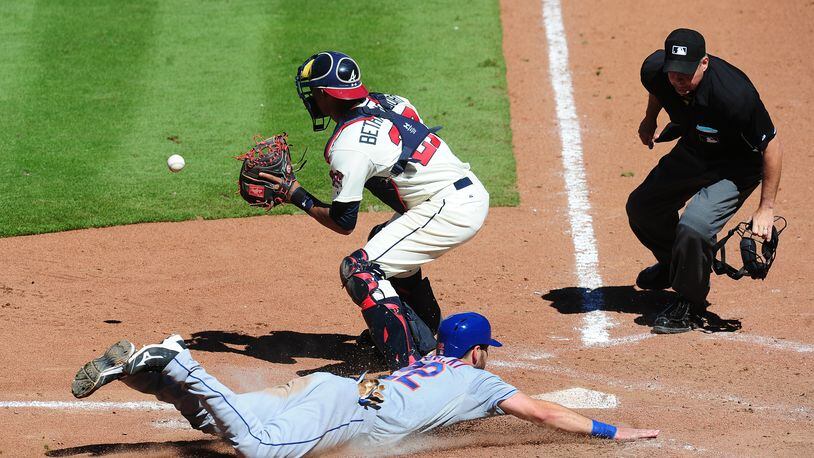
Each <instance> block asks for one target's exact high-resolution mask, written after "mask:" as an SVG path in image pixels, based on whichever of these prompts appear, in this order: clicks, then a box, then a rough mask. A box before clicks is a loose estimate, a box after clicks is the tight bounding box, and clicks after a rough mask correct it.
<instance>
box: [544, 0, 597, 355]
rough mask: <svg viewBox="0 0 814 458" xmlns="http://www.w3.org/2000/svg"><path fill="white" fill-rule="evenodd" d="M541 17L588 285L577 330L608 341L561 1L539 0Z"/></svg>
mask: <svg viewBox="0 0 814 458" xmlns="http://www.w3.org/2000/svg"><path fill="white" fill-rule="evenodd" d="M543 22H544V26H545V31H546V38H547V40H548V61H549V66H548V70H549V74H550V75H551V86H552V87H553V89H554V99H555V101H556V106H557V121H558V122H559V125H560V139H561V141H562V164H563V169H564V178H565V189H566V191H567V192H568V219H569V221H570V223H571V238H572V240H573V242H574V256H575V258H576V260H575V261H576V268H577V278H578V280H579V286H580V287H583V288H587V289H588V292H586V293H585V294H584V296H583V302H582V307H583V310H584V311H586V312H588V313H586V314H585V315H584V317H583V325H582V328H581V329H580V331H581V333H582V343H583V345H586V346H594V345H601V344H603V343H606V342H608V341H609V340H610V335H609V334H608V329H610V328H611V327H612V326H613V322H612V320H611V319H610V317H608V315H607V314H605V313H604V312H603V311H602V310H601V309H602V306H603V304H604V297H603V296H602V294H601V293H600V292H599V291H591V290H594V289H596V288H599V287H600V286H602V278H601V277H600V276H599V270H598V269H597V265H598V263H599V261H598V260H599V255H598V254H597V250H596V240H595V239H594V229H593V220H592V218H591V213H590V210H591V204H590V202H589V201H588V186H587V182H586V180H585V167H584V165H583V161H582V137H581V135H580V130H579V118H578V117H577V108H576V104H575V103H574V95H573V94H574V90H573V84H572V83H571V72H570V70H569V69H568V43H567V41H566V38H565V27H564V26H563V22H562V8H561V7H560V2H559V0H544V1H543Z"/></svg>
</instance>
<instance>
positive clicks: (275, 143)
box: [235, 132, 302, 209]
mask: <svg viewBox="0 0 814 458" xmlns="http://www.w3.org/2000/svg"><path fill="white" fill-rule="evenodd" d="M260 138H262V137H260V136H255V137H254V141H255V143H256V144H255V145H254V146H253V147H252V148H251V149H249V151H247V152H246V153H245V154H242V155H240V156H237V157H236V158H235V159H238V160H242V161H243V166H242V167H240V177H239V179H238V186H239V189H240V196H241V197H243V200H245V201H246V202H248V203H249V205H252V206H257V207H265V208H266V209H271V208H274V207H275V206H277V205H282V204H284V203H286V201H287V200H288V199H287V195H288V191H289V189H291V185H292V184H293V183H294V182H295V181H296V180H297V177H296V176H295V175H294V167H293V164H292V163H291V154H290V153H289V150H288V142H287V140H288V134H286V133H285V132H283V133H282V134H279V135H275V136H273V137H271V138H267V139H265V140H259V139H260ZM300 168H302V167H300ZM261 172H262V173H267V174H269V175H274V176H276V177H279V178H280V180H281V183H275V182H273V181H270V180H267V179H265V178H261V177H260V173H261Z"/></svg>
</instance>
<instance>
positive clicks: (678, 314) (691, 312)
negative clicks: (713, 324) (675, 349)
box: [653, 297, 704, 334]
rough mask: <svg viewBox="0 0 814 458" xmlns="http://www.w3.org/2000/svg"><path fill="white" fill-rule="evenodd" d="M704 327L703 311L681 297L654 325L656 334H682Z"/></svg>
mask: <svg viewBox="0 0 814 458" xmlns="http://www.w3.org/2000/svg"><path fill="white" fill-rule="evenodd" d="M702 327H704V318H703V310H698V308H697V307H694V306H693V304H692V303H690V302H689V301H687V300H685V299H683V298H681V297H679V298H678V300H676V301H675V302H674V303H672V304H670V305H669V306H668V307H667V308H666V309H664V311H662V312H661V313H660V314H659V316H657V317H656V322H655V323H653V333H654V334H680V333H682V332H687V331H692V330H693V329H696V328H702Z"/></svg>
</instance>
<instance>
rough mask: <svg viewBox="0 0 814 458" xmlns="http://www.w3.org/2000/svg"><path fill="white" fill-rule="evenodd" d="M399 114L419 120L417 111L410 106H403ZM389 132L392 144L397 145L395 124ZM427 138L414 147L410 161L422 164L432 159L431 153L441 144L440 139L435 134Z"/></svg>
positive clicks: (397, 131)
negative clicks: (416, 147)
mask: <svg viewBox="0 0 814 458" xmlns="http://www.w3.org/2000/svg"><path fill="white" fill-rule="evenodd" d="M401 115H402V116H404V117H406V118H410V119H412V120H413V121H416V122H420V121H421V120H420V119H419V118H418V113H416V112H415V110H413V109H412V108H410V107H407V108H405V109H404V111H403V112H402V113H401ZM389 134H390V140H391V141H392V142H393V144H394V145H398V144H399V143H401V137H400V136H399V130H398V129H396V126H393V127H391V128H390V132H389ZM427 140H429V141H427ZM427 140H424V141H423V142H422V143H421V145H420V146H419V147H418V149H416V150H415V152H413V155H412V156H410V161H412V162H418V163H419V164H421V165H423V166H426V165H427V164H429V162H430V159H432V155H433V154H435V152H436V151H438V148H439V147H440V146H441V139H440V138H438V137H437V136H436V135H435V134H429V135H427Z"/></svg>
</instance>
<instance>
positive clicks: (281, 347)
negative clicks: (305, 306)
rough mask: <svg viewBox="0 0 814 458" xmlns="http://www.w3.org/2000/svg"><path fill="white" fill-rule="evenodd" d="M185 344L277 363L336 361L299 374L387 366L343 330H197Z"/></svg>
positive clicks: (347, 373)
mask: <svg viewBox="0 0 814 458" xmlns="http://www.w3.org/2000/svg"><path fill="white" fill-rule="evenodd" d="M187 345H188V346H189V348H190V350H194V351H210V352H228V353H237V354H240V355H246V356H251V357H253V358H257V359H261V360H263V361H268V362H271V363H277V364H296V363H297V359H296V358H317V359H327V360H331V361H339V362H336V363H330V364H327V365H325V366H322V367H318V368H316V369H308V370H301V371H297V375H299V376H303V375H308V374H312V373H314V372H330V373H332V374H336V375H342V376H354V375H359V374H360V373H362V372H364V371H371V372H379V371H385V370H387V366H386V365H385V362H384V358H382V357H381V356H380V355H379V353H378V352H377V351H376V349H375V348H372V347H364V346H359V345H357V344H356V336H350V335H347V334H309V333H302V332H294V331H274V332H271V333H270V334H267V335H263V336H258V337H255V336H249V335H246V334H241V333H239V332H228V331H201V332H196V333H194V334H192V338H191V339H190V340H188V341H187Z"/></svg>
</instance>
